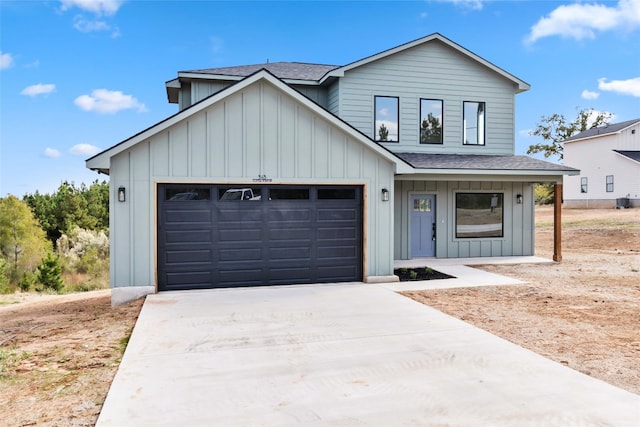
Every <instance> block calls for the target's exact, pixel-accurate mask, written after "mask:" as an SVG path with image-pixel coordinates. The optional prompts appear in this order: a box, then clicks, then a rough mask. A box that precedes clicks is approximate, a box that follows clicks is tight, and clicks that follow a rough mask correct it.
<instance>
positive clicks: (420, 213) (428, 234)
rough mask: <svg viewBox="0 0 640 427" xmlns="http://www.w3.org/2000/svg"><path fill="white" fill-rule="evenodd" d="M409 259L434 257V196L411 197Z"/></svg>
mask: <svg viewBox="0 0 640 427" xmlns="http://www.w3.org/2000/svg"><path fill="white" fill-rule="evenodd" d="M410 210H411V238H410V240H411V257H412V258H421V257H433V256H435V255H436V251H435V248H436V234H435V231H436V196H435V195H433V194H412V195H411V206H410Z"/></svg>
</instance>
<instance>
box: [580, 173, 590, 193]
mask: <svg viewBox="0 0 640 427" xmlns="http://www.w3.org/2000/svg"><path fill="white" fill-rule="evenodd" d="M588 190H589V180H588V178H587V177H586V176H585V177H582V178H580V192H581V193H586V192H587V191H588Z"/></svg>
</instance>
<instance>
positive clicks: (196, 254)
mask: <svg viewBox="0 0 640 427" xmlns="http://www.w3.org/2000/svg"><path fill="white" fill-rule="evenodd" d="M212 252H213V251H212V250H211V249H202V250H199V251H198V250H181V251H175V250H173V251H166V256H165V260H166V262H167V264H173V263H183V264H189V263H198V262H205V263H211V261H212Z"/></svg>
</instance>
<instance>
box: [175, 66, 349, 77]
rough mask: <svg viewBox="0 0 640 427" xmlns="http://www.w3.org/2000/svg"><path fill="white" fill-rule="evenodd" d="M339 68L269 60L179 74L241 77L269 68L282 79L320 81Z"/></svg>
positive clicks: (181, 75) (268, 69)
mask: <svg viewBox="0 0 640 427" xmlns="http://www.w3.org/2000/svg"><path fill="white" fill-rule="evenodd" d="M336 68H339V66H338V65H322V64H309V63H304V62H267V63H266V64H253V65H241V66H237V67H223V68H205V69H202V70H193V71H180V72H178V76H180V77H184V76H193V75H196V74H204V75H209V76H219V77H225V78H229V77H230V78H234V79H237V80H240V79H241V78H244V77H247V76H250V75H251V74H253V73H255V72H257V71H260V70H267V71H269V72H270V73H271V74H273V75H274V76H276V77H277V78H279V79H281V80H310V81H319V80H320V79H321V78H322V77H323V76H324V75H325V74H327V73H328V72H329V71H331V70H335V69H336Z"/></svg>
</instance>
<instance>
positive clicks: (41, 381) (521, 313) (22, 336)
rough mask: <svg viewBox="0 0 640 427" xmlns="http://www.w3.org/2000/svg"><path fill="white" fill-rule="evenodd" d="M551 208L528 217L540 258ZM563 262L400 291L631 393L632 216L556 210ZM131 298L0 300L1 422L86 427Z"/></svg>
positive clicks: (634, 333)
mask: <svg viewBox="0 0 640 427" xmlns="http://www.w3.org/2000/svg"><path fill="white" fill-rule="evenodd" d="M552 219H553V211H552V209H550V208H539V209H537V210H536V222H537V226H536V255H538V256H543V257H547V258H551V256H552V251H553V220H552ZM563 224H564V227H563V261H562V262H561V263H558V264H556V263H554V264H549V265H539V264H537V265H505V266H489V265H487V266H482V267H481V268H483V269H485V270H487V271H492V272H496V273H499V274H503V275H506V276H511V277H515V278H518V279H521V280H524V281H526V282H527V284H525V285H520V286H495V287H482V288H467V289H452V290H440V291H423V292H408V293H406V295H408V296H410V297H411V298H414V299H416V300H418V301H421V302H423V303H425V304H428V305H431V306H433V307H436V308H438V309H440V310H442V311H444V312H445V313H448V314H451V315H453V316H456V317H459V318H461V319H463V320H465V321H467V322H470V323H472V324H474V325H476V326H478V327H480V328H483V329H486V330H488V331H490V332H492V333H494V334H496V335H499V336H501V337H504V338H506V339H508V340H510V341H513V342H515V343H517V344H519V345H522V346H523V347H526V348H529V349H531V350H533V351H535V352H537V353H539V354H542V355H544V356H546V357H549V358H550V359H553V360H555V361H557V362H559V363H562V364H564V365H567V366H569V367H571V368H573V369H577V370H579V371H582V372H585V373H587V374H589V375H592V376H594V377H596V378H600V379H602V380H604V381H607V382H609V383H611V384H614V385H617V386H619V387H622V388H625V389H627V390H629V391H632V392H634V393H639V394H640V211H639V210H638V209H627V210H614V209H608V210H591V211H584V210H563ZM141 306H142V300H139V301H136V302H134V303H131V304H129V305H126V306H122V307H118V308H115V309H112V308H111V306H110V300H109V291H96V292H88V293H83V294H73V295H62V296H54V295H34V294H15V295H0V426H36V425H37V426H50V427H52V426H92V425H94V424H95V421H96V419H97V416H98V414H99V412H100V409H101V407H102V403H103V401H104V398H105V396H106V394H107V391H108V389H109V386H110V384H111V381H112V379H113V376H114V375H115V372H116V370H117V367H118V364H119V362H120V359H121V357H122V352H123V349H124V346H125V345H126V341H127V339H128V337H129V334H130V332H131V329H132V328H133V325H134V324H135V321H136V319H137V316H138V314H139V311H140V308H141Z"/></svg>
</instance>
